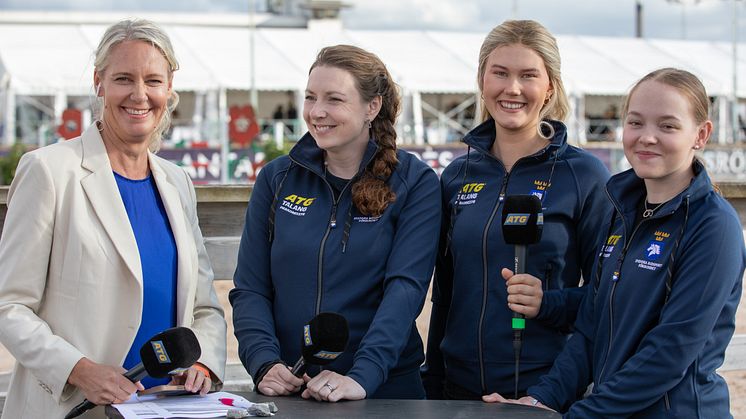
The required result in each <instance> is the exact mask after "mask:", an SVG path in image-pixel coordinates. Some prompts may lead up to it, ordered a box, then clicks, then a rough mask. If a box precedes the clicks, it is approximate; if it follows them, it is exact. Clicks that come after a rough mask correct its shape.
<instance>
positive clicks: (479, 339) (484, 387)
mask: <svg viewBox="0 0 746 419" xmlns="http://www.w3.org/2000/svg"><path fill="white" fill-rule="evenodd" d="M516 163H517V162H516ZM508 178H510V172H507V171H506V172H505V177H504V178H503V183H502V185H501V186H500V195H499V196H498V198H497V202H496V203H495V207H494V208H493V209H492V214H490V218H489V219H488V220H487V224H486V225H485V226H484V231H483V232H482V272H483V277H482V310H481V312H480V313H479V329H478V332H479V333H478V334H477V348H478V351H479V378H480V379H481V383H482V393H484V392H486V391H487V385H486V382H485V378H484V353H483V350H482V327H483V325H484V314H485V312H486V310H487V295H488V288H489V278H488V275H487V236H488V233H489V231H490V226H491V225H492V221H493V220H494V219H495V215H496V214H497V209H498V208H500V204H501V203H502V202H503V200H504V199H505V191H506V189H507V188H508Z"/></svg>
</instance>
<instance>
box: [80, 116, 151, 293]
mask: <svg viewBox="0 0 746 419" xmlns="http://www.w3.org/2000/svg"><path fill="white" fill-rule="evenodd" d="M81 144H82V149H83V158H82V161H81V166H82V167H83V168H84V169H86V170H88V171H90V172H91V173H90V174H88V175H87V176H85V177H83V178H82V179H81V180H80V184H81V186H82V188H83V190H84V191H85V194H86V196H87V197H88V200H89V201H90V202H91V206H92V207H93V210H94V211H95V212H96V215H97V216H98V219H99V220H100V221H101V224H102V225H103V227H104V230H106V233H107V234H108V235H109V239H110V240H111V242H112V243H114V247H115V248H116V249H117V251H118V252H119V254H120V255H121V256H122V259H123V260H124V262H125V264H126V265H127V267H128V268H129V270H130V272H131V273H132V275H133V276H134V277H135V278H136V279H137V281H139V282H140V283H142V267H141V265H140V255H139V254H138V252H137V242H136V241H135V234H134V233H133V232H132V228H131V227H130V222H129V218H128V217H127V210H126V209H125V208H124V203H122V198H121V196H120V195H119V188H118V187H117V182H116V180H115V179H114V174H113V172H112V169H111V163H110V162H109V156H108V154H106V147H105V146H104V140H103V139H102V138H101V133H100V132H99V131H98V127H97V126H96V124H93V125H91V126H90V127H88V129H86V130H85V132H83V135H82V136H81Z"/></svg>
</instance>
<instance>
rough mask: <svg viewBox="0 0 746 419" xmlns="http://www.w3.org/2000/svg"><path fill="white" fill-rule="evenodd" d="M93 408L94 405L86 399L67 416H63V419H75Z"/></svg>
mask: <svg viewBox="0 0 746 419" xmlns="http://www.w3.org/2000/svg"><path fill="white" fill-rule="evenodd" d="M94 407H96V405H95V404H93V402H90V401H88V399H86V400H83V401H82V402H80V404H79V405H77V406H75V407H73V408H72V409H71V410H70V411H69V412H68V413H67V415H65V419H72V418H77V417H78V416H80V415H82V414H83V413H85V412H87V411H89V410H91V409H93V408H94Z"/></svg>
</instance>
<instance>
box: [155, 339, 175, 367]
mask: <svg viewBox="0 0 746 419" xmlns="http://www.w3.org/2000/svg"><path fill="white" fill-rule="evenodd" d="M150 344H151V345H152V346H153V352H155V356H156V357H157V358H158V362H160V363H161V364H170V363H171V358H169V357H168V352H166V347H165V346H163V341H161V340H153V341H150Z"/></svg>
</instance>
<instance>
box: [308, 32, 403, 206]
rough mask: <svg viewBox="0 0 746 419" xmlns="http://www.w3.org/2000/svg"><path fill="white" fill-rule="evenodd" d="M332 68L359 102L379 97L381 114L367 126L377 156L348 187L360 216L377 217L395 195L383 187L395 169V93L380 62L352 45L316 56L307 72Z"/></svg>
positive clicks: (397, 101) (397, 100)
mask: <svg viewBox="0 0 746 419" xmlns="http://www.w3.org/2000/svg"><path fill="white" fill-rule="evenodd" d="M323 66H326V67H334V68H338V69H340V70H344V71H347V72H348V73H350V74H351V75H352V77H353V78H354V79H355V86H356V87H357V90H358V93H360V96H361V97H362V99H363V101H365V102H370V101H371V100H373V99H374V98H375V97H376V96H381V110H380V111H379V112H378V116H376V118H375V119H374V120H372V121H370V122H371V125H370V135H371V137H372V138H373V139H374V140H375V141H376V144H378V147H379V148H378V152H377V153H376V156H375V158H374V159H373V161H372V162H371V163H370V164H369V165H368V167H366V168H365V172H364V173H363V175H362V176H361V177H360V179H359V180H358V181H356V182H355V184H354V185H352V202H353V203H354V204H355V207H356V208H357V209H358V211H360V213H361V214H364V215H368V216H374V217H377V216H380V215H381V214H383V211H384V210H386V207H388V205H389V204H390V203H392V202H394V201H395V200H396V194H395V193H394V191H392V190H391V187H390V186H389V185H388V184H386V181H387V180H388V179H389V177H390V176H391V174H392V173H393V172H394V169H396V165H397V164H398V163H399V160H398V159H397V158H396V129H395V128H394V124H395V123H396V117H397V116H398V115H399V110H400V108H401V97H400V96H399V89H398V88H397V86H396V83H394V80H393V79H392V78H391V74H389V71H388V70H387V69H386V66H385V65H384V64H383V62H382V61H381V59H380V58H378V56H376V55H375V54H373V53H370V52H368V51H366V50H364V49H362V48H358V47H355V46H352V45H336V46H331V47H325V48H323V49H322V50H321V51H319V54H318V55H317V56H316V61H314V63H313V65H311V69H310V70H309V74H310V72H311V71H312V70H313V69H314V68H316V67H323Z"/></svg>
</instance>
